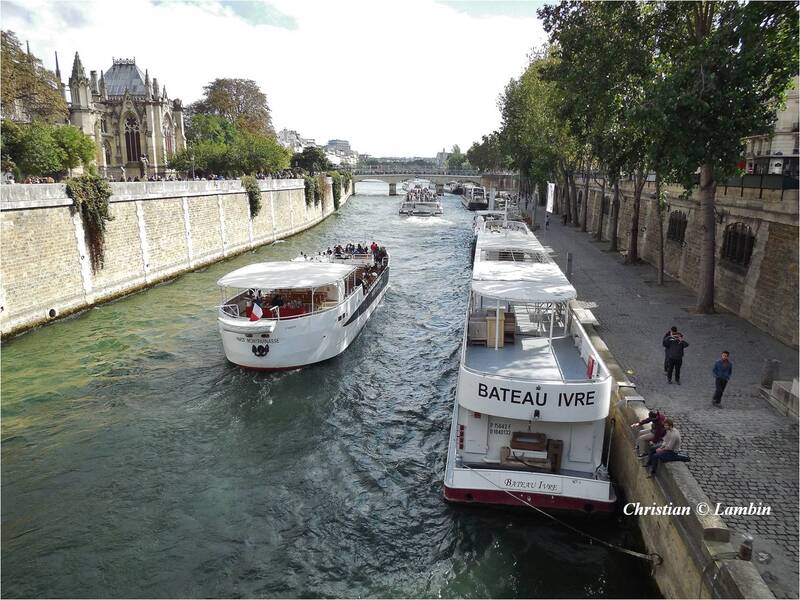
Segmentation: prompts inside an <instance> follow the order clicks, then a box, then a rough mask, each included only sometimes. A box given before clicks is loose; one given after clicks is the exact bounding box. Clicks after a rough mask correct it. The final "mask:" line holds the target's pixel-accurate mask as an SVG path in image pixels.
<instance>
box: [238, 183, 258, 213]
mask: <svg viewBox="0 0 800 600" xmlns="http://www.w3.org/2000/svg"><path fill="white" fill-rule="evenodd" d="M242 187H243V188H244V189H245V190H246V191H247V199H248V201H249V202H250V218H251V219H255V218H256V217H257V216H258V213H260V212H261V190H260V189H259V187H258V181H257V180H256V178H255V177H253V176H252V175H245V176H244V177H242Z"/></svg>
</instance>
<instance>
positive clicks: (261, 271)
mask: <svg viewBox="0 0 800 600" xmlns="http://www.w3.org/2000/svg"><path fill="white" fill-rule="evenodd" d="M364 248H365V249H366V250H365V251H363V252H347V251H344V250H343V249H342V248H341V246H337V249H336V251H333V250H330V249H329V252H330V254H328V253H320V254H318V255H317V256H313V257H310V258H307V257H302V258H301V259H300V260H294V261H289V262H266V263H255V264H252V265H248V266H246V267H242V268H240V269H236V270H235V271H232V272H231V273H228V274H227V275H225V276H224V277H222V278H221V279H220V280H219V281H218V282H217V284H218V285H219V286H220V287H221V288H222V290H223V295H224V298H225V300H224V301H223V303H222V304H221V305H220V306H219V307H218V310H219V312H218V317H217V320H218V323H219V331H220V335H221V336H222V345H223V348H224V350H225V356H226V357H227V359H228V360H229V361H230V362H232V363H234V364H236V365H239V366H241V367H246V368H248V369H256V370H265V371H272V370H282V369H294V368H298V367H302V366H305V365H310V364H313V363H317V362H320V361H323V360H327V359H329V358H333V357H334V356H337V355H338V354H340V353H342V352H344V350H345V349H347V347H348V346H349V345H350V343H351V342H352V341H353V340H354V339H355V338H356V336H357V335H358V333H359V332H360V331H361V330H362V329H363V327H364V325H366V323H367V321H368V320H369V318H370V316H371V315H372V313H373V312H374V311H375V309H376V308H377V306H378V304H380V301H381V300H382V298H383V296H384V294H385V293H386V289H387V286H388V283H389V254H388V252H387V251H386V249H385V248H382V247H380V246H377V245H375V249H374V250H372V251H369V249H367V248H366V245H365V246H364ZM231 289H232V290H233V294H231V293H230V290H231Z"/></svg>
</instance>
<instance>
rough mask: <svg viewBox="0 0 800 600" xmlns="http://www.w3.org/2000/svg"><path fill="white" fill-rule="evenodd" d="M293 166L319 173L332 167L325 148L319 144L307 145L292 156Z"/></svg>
mask: <svg viewBox="0 0 800 600" xmlns="http://www.w3.org/2000/svg"><path fill="white" fill-rule="evenodd" d="M292 166H293V167H298V168H300V169H304V170H305V171H307V172H309V173H318V172H322V171H327V170H328V169H330V163H329V162H328V158H327V156H325V150H323V149H322V148H319V147H317V146H306V147H305V148H303V151H302V152H298V153H297V154H295V155H294V156H293V157H292Z"/></svg>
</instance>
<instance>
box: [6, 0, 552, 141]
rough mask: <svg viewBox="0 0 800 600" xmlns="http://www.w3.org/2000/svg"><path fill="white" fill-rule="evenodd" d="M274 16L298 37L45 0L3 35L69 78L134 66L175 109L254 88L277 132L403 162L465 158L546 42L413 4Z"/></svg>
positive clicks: (532, 32)
mask: <svg viewBox="0 0 800 600" xmlns="http://www.w3.org/2000/svg"><path fill="white" fill-rule="evenodd" d="M61 4H62V8H63V3H61ZM270 4H271V5H272V7H274V8H275V9H276V12H277V13H278V14H279V13H282V14H283V15H288V16H289V17H293V18H294V20H295V22H296V24H297V27H296V29H293V30H290V29H285V28H281V27H273V26H269V25H253V24H249V23H247V22H245V21H244V20H242V19H240V18H238V17H236V16H235V15H234V14H233V11H231V10H230V8H223V7H221V6H217V5H215V3H206V4H204V5H203V6H198V5H197V4H196V3H180V2H170V3H163V4H159V5H153V4H151V3H149V2H144V1H142V2H133V1H127V2H108V1H105V2H103V1H101V2H80V3H72V4H70V6H71V7H74V8H76V9H79V10H80V11H81V12H82V13H83V15H84V17H85V22H84V23H83V25H82V26H81V25H78V26H77V27H76V26H72V25H69V24H67V23H66V22H65V21H64V20H63V16H62V15H63V14H64V11H63V10H62V11H58V12H56V11H54V10H51V9H52V6H53V5H52V4H51V3H47V2H43V1H42V0H30V1H28V2H26V3H25V8H27V9H28V10H30V11H31V12H33V13H34V14H35V15H36V18H35V19H34V20H33V24H31V23H30V22H28V21H29V20H26V19H25V18H24V16H21V15H18V14H12V15H8V14H6V15H4V19H3V29H12V30H14V31H16V32H17V35H18V36H19V38H20V39H21V40H22V41H23V42H24V41H25V40H30V43H31V50H32V51H33V52H34V53H35V54H36V55H37V56H39V57H40V58H42V59H43V60H44V61H45V64H47V65H49V66H51V67H52V66H53V52H54V51H56V50H57V51H58V52H59V59H60V63H61V71H62V75H63V77H64V79H65V80H66V78H67V77H68V76H69V73H70V71H71V69H72V57H73V56H74V53H75V51H76V50H77V51H78V52H80V56H81V60H82V62H83V64H84V66H85V68H86V69H87V70H97V71H99V70H101V69H108V68H109V67H110V66H111V58H112V57H116V58H121V57H122V58H128V57H133V56H135V57H136V63H137V64H138V65H139V66H140V67H141V68H142V69H144V68H147V69H149V71H150V75H151V77H152V76H153V75H155V76H156V77H157V78H158V80H159V83H160V84H162V85H164V84H165V85H166V86H167V91H168V92H169V95H170V97H180V98H182V99H183V100H184V102H185V103H188V102H191V101H194V100H196V99H198V98H199V97H200V96H201V94H202V87H203V85H205V84H206V83H208V82H209V81H210V80H212V79H214V78H216V77H245V78H249V79H254V80H256V81H257V82H258V83H259V85H260V86H261V88H262V89H263V90H264V91H265V92H266V93H267V96H268V98H269V102H270V108H271V109H272V115H273V121H274V123H275V126H276V128H278V129H280V128H282V127H289V128H291V129H297V130H298V131H300V132H301V134H302V135H304V136H306V137H314V138H316V139H317V141H318V142H325V141H327V140H328V139H330V138H344V139H348V140H350V142H351V144H352V145H353V147H354V148H356V149H357V150H359V151H360V152H366V153H370V154H373V155H405V156H408V155H421V156H432V155H433V154H435V153H436V152H437V151H439V150H441V148H442V147H443V146H446V147H447V148H449V147H450V146H452V144H455V143H457V144H459V145H460V146H461V148H462V149H466V148H468V147H469V145H470V144H471V143H472V142H473V141H475V140H477V139H479V138H480V136H481V135H482V134H485V133H489V132H490V131H492V130H493V129H496V128H497V127H498V126H499V113H498V110H497V97H498V95H499V94H500V92H501V91H502V89H503V87H504V86H505V84H506V83H507V82H508V80H509V79H510V78H511V77H516V76H518V75H519V74H520V73H521V71H522V69H523V68H524V66H525V62H526V55H527V54H528V52H529V51H530V49H531V48H532V47H533V46H537V45H540V44H541V43H542V41H543V40H544V34H543V32H542V29H541V25H540V24H539V22H538V21H537V20H536V19H535V18H523V17H508V16H485V17H481V18H476V17H472V16H469V15H468V14H465V13H464V12H463V11H457V10H454V9H452V8H450V7H448V6H446V5H443V4H437V3H434V2H429V1H423V0H411V1H405V0H404V1H401V0H395V1H391V2H383V1H358V0H342V1H336V2H333V1H327V2H326V1H323V0H319V1H311V0H309V1H297V0H275V1H272V2H270ZM69 14H71V15H72V16H73V19H72V22H73V23H76V22H77V23H80V21H79V20H77V19H75V18H74V16H75V15H74V11H72V12H70V13H69Z"/></svg>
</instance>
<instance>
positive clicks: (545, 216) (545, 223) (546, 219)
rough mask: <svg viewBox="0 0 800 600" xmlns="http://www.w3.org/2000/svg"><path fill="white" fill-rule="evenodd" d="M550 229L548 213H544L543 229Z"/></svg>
mask: <svg viewBox="0 0 800 600" xmlns="http://www.w3.org/2000/svg"><path fill="white" fill-rule="evenodd" d="M549 229H550V213H545V215H544V230H545V231H548V230H549Z"/></svg>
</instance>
